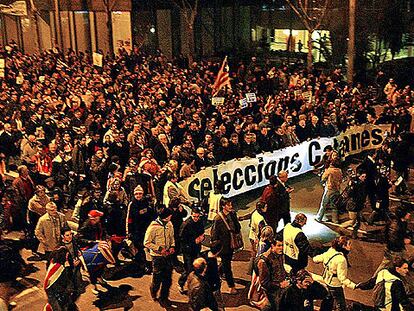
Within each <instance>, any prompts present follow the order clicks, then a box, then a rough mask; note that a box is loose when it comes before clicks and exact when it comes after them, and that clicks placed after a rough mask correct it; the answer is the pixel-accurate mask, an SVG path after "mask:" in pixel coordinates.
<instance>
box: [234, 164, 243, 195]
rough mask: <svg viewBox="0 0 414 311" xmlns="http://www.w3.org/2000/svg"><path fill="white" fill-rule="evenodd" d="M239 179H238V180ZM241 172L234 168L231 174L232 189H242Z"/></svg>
mask: <svg viewBox="0 0 414 311" xmlns="http://www.w3.org/2000/svg"><path fill="white" fill-rule="evenodd" d="M239 177H240V178H239ZM243 184H244V180H243V171H242V170H241V169H240V168H236V169H235V170H234V173H233V188H234V190H239V189H241V188H242V187H243Z"/></svg>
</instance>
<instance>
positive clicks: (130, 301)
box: [13, 173, 413, 311]
mask: <svg viewBox="0 0 414 311" xmlns="http://www.w3.org/2000/svg"><path fill="white" fill-rule="evenodd" d="M290 185H291V186H293V187H294V189H295V191H294V192H293V193H292V195H291V209H292V212H293V213H296V212H299V211H300V212H303V213H305V214H306V215H307V216H308V223H307V225H306V226H305V228H304V232H305V234H306V235H307V236H308V237H309V239H310V240H311V243H312V245H315V246H318V247H322V246H328V245H329V242H330V241H331V240H332V239H333V238H334V237H335V236H336V235H338V233H339V232H340V231H339V229H338V228H337V227H335V226H331V228H329V227H328V226H327V225H324V224H320V223H317V222H316V221H314V219H313V218H314V215H315V214H316V212H317V210H318V206H319V202H320V198H321V196H322V190H323V189H322V186H321V185H320V183H319V178H318V177H317V176H316V175H314V174H313V173H308V174H306V175H303V176H300V177H297V178H295V179H294V180H292V181H290ZM260 193H261V191H260V190H258V191H253V192H252V193H248V194H244V195H242V196H239V197H237V198H235V199H234V203H235V205H236V206H237V209H238V214H239V215H245V214H246V213H249V212H250V211H252V210H253V209H254V205H255V202H256V200H257V198H258V197H259V196H260ZM242 227H243V236H244V240H245V245H246V246H249V244H248V243H247V242H248V238H247V232H248V229H249V228H248V227H249V221H248V220H245V221H243V222H242ZM361 229H363V230H366V231H368V232H371V233H372V234H371V235H369V236H368V237H365V238H364V239H362V240H361V239H360V240H354V241H353V243H352V251H351V254H350V257H349V258H350V269H349V278H350V279H351V280H353V281H354V282H360V281H364V280H366V279H368V278H369V277H371V275H372V274H373V272H374V271H375V270H376V268H377V266H378V265H379V263H380V262H381V259H382V256H383V249H384V246H383V245H382V244H381V243H378V242H377V241H376V240H378V237H379V236H380V235H379V234H378V233H380V229H381V228H380V227H375V228H372V227H371V228H368V227H364V226H363V227H362V228H361ZM349 233H350V232H349ZM411 252H413V248H411ZM23 256H24V258H25V259H26V260H27V258H28V256H29V252H28V251H26V250H24V251H23ZM249 256H250V255H249V247H246V249H245V250H243V251H241V252H239V253H237V254H236V255H235V258H234V261H233V272H234V275H235V278H236V288H237V289H238V293H237V295H229V294H227V293H228V287H227V284H226V283H225V282H223V286H222V292H223V297H224V301H225V304H226V310H255V308H253V307H251V306H250V305H249V302H248V301H247V292H248V286H249V275H248V274H247V269H248V262H249ZM28 263H29V264H30V266H31V271H30V272H31V273H28V275H27V277H25V278H23V279H22V280H21V281H20V283H21V286H20V287H19V288H17V289H16V295H15V296H14V298H13V300H14V301H15V302H16V304H17V305H16V307H15V308H14V310H19V311H20V310H21V311H37V310H43V306H44V304H45V302H46V295H45V293H44V291H43V289H42V285H43V284H42V283H43V279H44V275H45V262H31V261H28ZM121 270H122V269H121ZM309 270H310V271H312V272H313V273H315V274H320V273H321V272H322V267H321V266H320V265H319V266H317V265H315V264H313V263H312V262H311V260H310V264H309ZM118 272H119V273H118ZM118 272H117V273H115V274H114V273H112V274H113V275H112V277H111V278H110V279H114V280H109V284H110V285H111V287H110V288H109V290H107V292H105V293H100V294H99V295H98V296H95V295H93V294H92V292H91V286H90V285H89V286H88V287H87V290H86V293H85V294H83V295H82V296H81V297H80V299H79V300H78V303H77V305H78V307H79V309H80V310H81V311H84V310H85V311H90V310H148V311H149V310H163V308H161V307H160V305H159V304H158V303H156V302H153V301H152V299H151V297H150V294H149V286H150V282H151V276H150V275H144V276H141V275H139V274H138V275H135V276H134V277H125V278H122V279H119V277H121V276H122V271H118ZM124 272H125V271H124ZM178 276H179V274H178V273H176V272H174V275H173V286H172V288H171V293H170V299H171V300H172V301H173V306H172V307H171V309H170V310H188V307H187V304H186V302H187V296H184V295H181V294H180V293H179V291H178V285H177V280H178ZM116 279H118V280H116ZM345 293H346V297H347V299H348V300H349V301H357V302H360V303H363V304H366V305H370V304H371V295H370V293H369V292H363V291H360V290H355V291H353V290H348V289H346V290H345Z"/></svg>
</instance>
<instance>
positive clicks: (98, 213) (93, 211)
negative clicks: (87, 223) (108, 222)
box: [88, 209, 104, 218]
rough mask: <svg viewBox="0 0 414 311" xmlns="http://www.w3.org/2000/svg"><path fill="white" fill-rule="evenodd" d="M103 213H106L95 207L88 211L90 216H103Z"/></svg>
mask: <svg viewBox="0 0 414 311" xmlns="http://www.w3.org/2000/svg"><path fill="white" fill-rule="evenodd" d="M103 214H104V213H102V212H101V211H98V210H96V209H93V210H91V211H90V212H89V213H88V216H89V218H97V217H102V216H103Z"/></svg>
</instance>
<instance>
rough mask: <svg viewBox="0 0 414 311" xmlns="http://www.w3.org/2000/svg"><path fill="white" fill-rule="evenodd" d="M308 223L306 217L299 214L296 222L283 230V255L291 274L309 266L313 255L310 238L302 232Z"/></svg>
mask: <svg viewBox="0 0 414 311" xmlns="http://www.w3.org/2000/svg"><path fill="white" fill-rule="evenodd" d="M306 222H307V217H306V215H305V214H302V213H299V214H297V215H296V216H295V219H294V221H293V222H292V223H289V224H287V225H286V226H285V227H284V228H283V230H282V234H283V254H284V255H285V264H286V266H287V267H288V269H289V271H288V272H289V273H291V272H292V273H296V272H297V271H299V270H301V269H305V268H306V267H307V266H308V256H309V255H311V253H312V248H311V246H310V244H309V241H308V238H307V237H306V235H305V234H304V233H303V231H302V228H303V226H305V225H306Z"/></svg>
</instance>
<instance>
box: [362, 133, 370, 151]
mask: <svg viewBox="0 0 414 311" xmlns="http://www.w3.org/2000/svg"><path fill="white" fill-rule="evenodd" d="M370 138H371V135H369V132H368V131H367V130H365V131H363V132H362V133H361V147H362V148H365V147H368V146H369V141H370Z"/></svg>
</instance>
